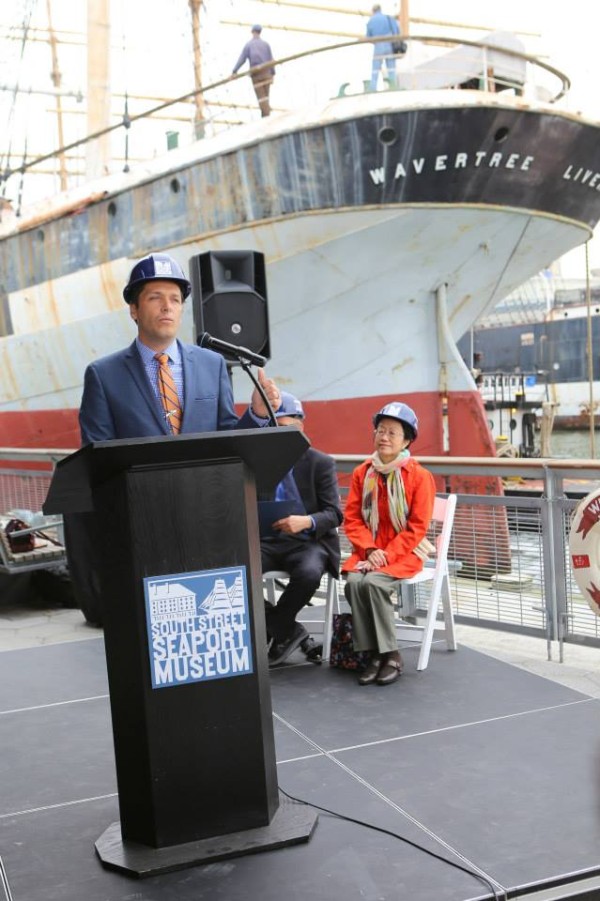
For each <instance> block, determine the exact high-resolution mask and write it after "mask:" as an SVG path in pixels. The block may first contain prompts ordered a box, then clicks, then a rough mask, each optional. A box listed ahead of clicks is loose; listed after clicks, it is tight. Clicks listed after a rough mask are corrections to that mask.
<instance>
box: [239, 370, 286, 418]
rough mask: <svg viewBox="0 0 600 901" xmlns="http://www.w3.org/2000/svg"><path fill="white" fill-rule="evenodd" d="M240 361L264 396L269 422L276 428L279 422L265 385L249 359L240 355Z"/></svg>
mask: <svg viewBox="0 0 600 901" xmlns="http://www.w3.org/2000/svg"><path fill="white" fill-rule="evenodd" d="M238 362H239V364H240V366H241V367H242V369H243V370H244V372H245V373H246V374H247V375H249V376H250V378H251V379H252V381H253V382H254V385H255V387H256V389H257V391H258V393H259V394H260V396H261V397H262V399H263V402H264V405H265V407H266V408H267V410H268V411H269V423H270V424H271V425H272V426H274V427H275V428H278V427H279V423H278V422H277V419H276V418H275V413H274V412H273V407H272V406H271V404H270V403H269V398H268V397H267V395H266V394H265V389H264V388H263V386H262V385H261V384H260V382H259V381H258V379H257V378H256V376H255V375H254V373H253V372H252V370H251V369H250V363H248V361H247V360H244V359H242V357H238Z"/></svg>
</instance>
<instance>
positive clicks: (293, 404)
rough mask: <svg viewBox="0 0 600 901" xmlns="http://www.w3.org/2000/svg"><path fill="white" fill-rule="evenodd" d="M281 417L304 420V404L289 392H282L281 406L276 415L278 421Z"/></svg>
mask: <svg viewBox="0 0 600 901" xmlns="http://www.w3.org/2000/svg"><path fill="white" fill-rule="evenodd" d="M280 416H296V417H297V418H298V419H304V410H303V409H302V404H301V403H300V401H299V400H298V398H297V397H294V395H293V394H290V393H289V392H288V391H282V392H281V406H280V407H279V409H278V410H277V412H276V413H275V417H276V418H277V419H279V417H280Z"/></svg>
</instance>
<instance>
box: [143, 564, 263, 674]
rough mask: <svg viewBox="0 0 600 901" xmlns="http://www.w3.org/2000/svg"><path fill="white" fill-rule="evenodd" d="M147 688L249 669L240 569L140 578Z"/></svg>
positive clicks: (245, 604) (243, 571) (245, 596)
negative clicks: (147, 661) (145, 628)
mask: <svg viewBox="0 0 600 901" xmlns="http://www.w3.org/2000/svg"><path fill="white" fill-rule="evenodd" d="M144 595H145V599H146V622H147V625H148V650H149V656H150V673H151V678H152V687H153V688H171V687H172V686H175V685H184V684H186V683H189V682H205V681H208V680H214V679H227V678H229V677H231V676H243V675H246V674H248V673H252V671H253V665H252V645H251V641H250V624H249V619H248V591H247V586H246V567H245V566H237V567H230V568H228V569H212V570H203V571H200V572H194V573H190V572H188V573H175V574H173V575H168V576H149V577H148V578H145V579H144Z"/></svg>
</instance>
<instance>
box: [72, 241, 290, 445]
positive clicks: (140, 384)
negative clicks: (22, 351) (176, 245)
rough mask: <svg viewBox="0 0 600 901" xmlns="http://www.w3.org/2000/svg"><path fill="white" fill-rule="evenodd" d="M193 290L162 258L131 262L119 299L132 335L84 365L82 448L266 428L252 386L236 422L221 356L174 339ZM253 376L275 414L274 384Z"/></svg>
mask: <svg viewBox="0 0 600 901" xmlns="http://www.w3.org/2000/svg"><path fill="white" fill-rule="evenodd" d="M191 287H192V286H191V284H190V282H189V281H188V279H187V278H186V276H185V275H184V272H183V270H182V268H181V266H180V265H179V263H178V262H177V261H176V260H174V259H173V258H172V257H170V256H168V255H167V254H165V253H152V254H150V255H149V256H147V257H144V258H143V259H141V260H139V261H138V262H137V263H136V264H135V266H134V267H133V269H132V270H131V273H130V276H129V281H128V282H127V284H126V285H125V288H124V289H123V297H124V299H125V302H126V303H127V304H128V305H129V314H130V316H131V318H132V319H133V321H134V323H135V324H136V327H137V332H138V333H137V337H136V338H135V340H134V342H133V343H132V344H131V345H130V346H129V347H127V348H125V349H124V350H119V351H117V352H116V353H113V354H110V355H109V356H106V357H102V358H101V359H99V360H95V361H94V362H93V363H90V364H89V366H88V367H87V369H86V371H85V376H84V385H83V397H82V400H81V408H80V412H79V422H80V427H81V440H82V444H89V443H90V442H92V441H111V440H113V439H115V438H144V437H147V436H148V437H150V436H154V435H169V434H175V435H176V434H179V433H180V432H181V433H188V434H189V433H193V432H214V431H218V430H221V429H236V428H237V429H244V428H259V427H261V426H263V425H267V423H268V421H269V420H268V416H269V411H268V410H267V408H266V405H265V403H264V401H263V399H262V398H261V396H260V393H259V391H258V390H257V389H256V388H255V389H254V392H253V395H252V402H251V405H250V407H249V409H248V410H247V411H246V412H245V413H244V414H243V416H242V417H241V418H240V419H238V417H237V416H236V414H235V410H234V407H233V391H232V388H231V382H230V379H229V375H228V373H227V367H226V365H225V361H224V359H223V357H222V356H221V355H220V354H218V353H215V352H214V351H211V350H207V349H206V348H203V347H197V346H196V345H190V344H183V343H182V342H181V341H179V340H178V338H177V334H178V332H179V329H180V326H181V319H182V315H183V305H184V303H185V300H186V298H187V297H188V296H189V294H190V292H191ZM258 378H259V381H260V383H261V385H262V387H263V389H264V391H265V394H266V395H267V398H268V400H269V403H270V404H271V406H272V408H273V410H277V409H278V408H279V404H280V396H279V391H278V389H277V386H276V385H275V383H274V382H273V381H272V380H271V379H267V378H266V377H265V375H264V372H263V370H262V369H260V370H259V373H258Z"/></svg>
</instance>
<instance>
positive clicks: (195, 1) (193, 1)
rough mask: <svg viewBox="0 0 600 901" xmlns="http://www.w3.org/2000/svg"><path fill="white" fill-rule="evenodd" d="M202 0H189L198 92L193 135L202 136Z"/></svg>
mask: <svg viewBox="0 0 600 901" xmlns="http://www.w3.org/2000/svg"><path fill="white" fill-rule="evenodd" d="M201 3H202V0H189V5H190V12H191V14H192V46H193V52H194V88H195V90H196V91H197V92H198V93H196V95H195V97H194V104H195V107H196V108H195V111H194V135H195V137H196V138H203V137H204V119H205V114H204V94H202V93H201V90H202V47H201V45H200V5H201Z"/></svg>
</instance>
